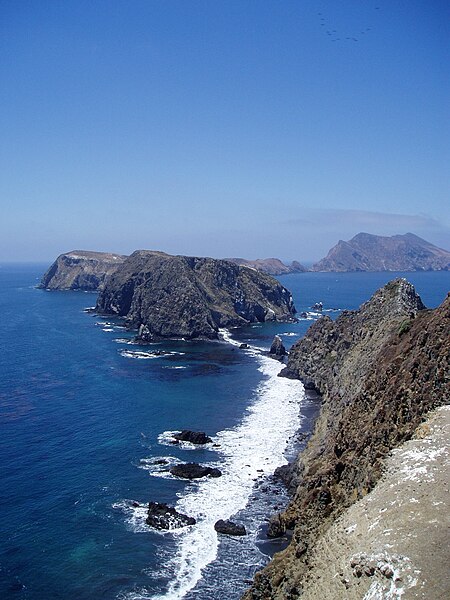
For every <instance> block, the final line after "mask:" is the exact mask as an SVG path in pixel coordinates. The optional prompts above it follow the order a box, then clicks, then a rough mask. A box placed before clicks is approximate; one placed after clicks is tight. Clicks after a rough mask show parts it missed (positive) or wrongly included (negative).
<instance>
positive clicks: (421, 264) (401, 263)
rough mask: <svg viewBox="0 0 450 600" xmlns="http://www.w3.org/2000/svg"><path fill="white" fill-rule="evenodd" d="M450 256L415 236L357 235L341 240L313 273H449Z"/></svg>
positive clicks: (449, 253)
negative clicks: (346, 240)
mask: <svg viewBox="0 0 450 600" xmlns="http://www.w3.org/2000/svg"><path fill="white" fill-rule="evenodd" d="M449 269H450V252H448V251H447V250H443V249H442V248H438V247H437V246H434V245H433V244H430V243H429V242H427V241H425V240H423V239H422V238H420V237H418V236H417V235H414V234H413V233H406V234H405V235H393V236H392V237H384V236H381V235H372V234H370V233H358V235H355V237H354V238H352V239H351V240H349V241H348V242H344V241H343V240H339V242H338V243H337V244H336V246H334V247H333V248H331V250H330V251H329V252H328V255H327V256H326V257H325V258H323V259H322V260H320V261H319V262H318V263H316V264H314V265H313V267H312V270H313V271H448V270H449Z"/></svg>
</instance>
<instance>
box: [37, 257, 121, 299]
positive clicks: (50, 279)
mask: <svg viewBox="0 0 450 600" xmlns="http://www.w3.org/2000/svg"><path fill="white" fill-rule="evenodd" d="M125 258H126V257H125V256H122V255H121V254H110V253H108V252H90V251H88V250H73V251H72V252H66V253H65V254H61V255H60V256H58V258H57V259H56V260H55V262H54V263H53V264H52V265H51V267H50V268H49V269H48V270H47V272H46V273H44V275H43V277H42V280H41V282H40V284H39V286H38V287H39V288H41V289H46V290H83V291H88V292H97V291H99V290H100V289H102V288H103V285H104V282H105V279H106V277H107V276H108V275H111V273H114V272H115V271H116V269H117V268H118V266H119V265H121V264H122V263H123V261H124V260H125Z"/></svg>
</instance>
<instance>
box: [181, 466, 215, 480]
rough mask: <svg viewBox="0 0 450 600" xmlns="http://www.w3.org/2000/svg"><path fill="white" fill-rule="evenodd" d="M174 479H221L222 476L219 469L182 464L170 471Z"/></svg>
mask: <svg viewBox="0 0 450 600" xmlns="http://www.w3.org/2000/svg"><path fill="white" fill-rule="evenodd" d="M169 471H170V473H171V474H172V475H173V476H174V477H180V478H181V479H201V478H202V477H220V476H221V475H222V473H221V471H220V470H219V469H216V468H214V467H205V466H203V465H199V464H197V463H182V464H179V465H174V466H173V467H170V469H169Z"/></svg>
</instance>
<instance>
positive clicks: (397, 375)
mask: <svg viewBox="0 0 450 600" xmlns="http://www.w3.org/2000/svg"><path fill="white" fill-rule="evenodd" d="M449 332H450V296H449V297H447V298H446V300H445V301H444V302H443V304H442V305H441V306H440V307H439V308H437V309H435V310H425V308H424V306H423V304H422V302H421V300H420V298H419V297H418V296H417V294H416V293H415V290H414V288H413V286H412V285H410V284H409V283H407V282H406V281H405V280H396V281H393V282H391V283H389V284H387V285H386V286H385V287H384V288H382V289H381V290H379V291H378V292H376V293H375V295H374V296H373V298H372V299H371V300H370V301H369V302H367V303H365V304H364V305H362V307H361V308H360V310H358V311H352V312H350V311H347V312H345V313H343V314H342V315H341V316H340V317H339V318H338V319H337V321H335V322H333V321H331V319H329V318H327V317H324V318H322V319H321V320H319V321H318V322H316V323H315V324H314V325H313V326H312V327H311V328H310V329H309V331H308V333H307V334H306V336H305V337H304V338H303V339H302V340H300V341H298V342H297V343H296V344H295V345H294V346H293V348H292V350H291V352H290V355H289V360H288V366H287V368H286V369H285V371H284V374H285V375H287V376H291V377H298V378H300V379H302V380H303V381H304V382H305V384H306V385H309V386H311V387H312V386H314V387H316V388H317V389H318V390H319V391H320V392H321V393H322V394H323V404H322V409H321V413H320V416H319V418H318V421H317V423H316V427H315V431H314V435H313V436H312V438H311V441H310V443H309V445H308V447H307V449H306V450H305V451H304V452H303V453H302V454H301V455H300V456H299V457H298V459H297V461H296V462H295V463H294V465H293V466H292V469H291V490H292V492H293V496H292V500H291V502H290V504H289V506H288V507H287V509H286V511H285V512H284V513H282V514H281V515H280V516H279V517H277V521H276V522H277V524H278V525H277V526H278V527H279V528H280V529H281V530H282V529H283V528H288V529H293V536H292V542H291V544H290V545H289V547H288V548H287V549H286V550H285V551H283V552H281V553H279V554H277V555H275V557H274V559H273V561H272V562H271V563H270V564H269V566H268V567H267V568H266V569H264V570H263V571H262V572H260V573H259V574H257V576H256V578H255V582H254V585H253V586H252V588H251V589H250V590H249V591H248V592H247V593H246V595H245V596H244V597H245V598H246V600H250V599H252V600H256V599H266V600H269V599H276V600H282V599H283V600H294V599H296V598H300V597H301V594H302V589H303V587H304V584H305V581H306V579H307V578H308V577H309V575H310V573H309V571H310V569H311V566H312V564H313V563H312V557H313V556H314V551H315V546H316V543H317V540H318V539H319V538H320V537H323V536H324V535H325V533H326V532H327V531H328V530H329V528H330V527H331V526H332V524H333V522H334V521H335V520H336V518H337V517H339V515H341V514H342V513H343V511H344V510H345V509H346V508H348V507H349V506H351V505H352V504H353V503H355V502H356V501H357V500H359V499H361V498H364V497H365V496H366V495H367V494H368V492H369V491H370V490H372V489H373V488H374V486H375V484H376V482H377V481H378V480H379V478H380V476H381V473H382V471H383V461H384V459H385V458H386V456H387V455H388V454H389V452H390V451H391V450H392V449H393V448H396V447H397V446H399V445H400V444H401V443H402V442H404V441H405V440H407V439H409V438H410V437H411V436H412V434H413V432H414V430H415V429H416V427H417V426H418V425H419V424H420V423H421V422H422V420H423V419H424V417H425V415H426V414H427V413H428V412H429V411H430V410H431V409H433V408H435V407H438V406H440V405H443V404H446V403H448V402H449V396H450V372H449V355H450V335H449ZM316 574H317V573H316Z"/></svg>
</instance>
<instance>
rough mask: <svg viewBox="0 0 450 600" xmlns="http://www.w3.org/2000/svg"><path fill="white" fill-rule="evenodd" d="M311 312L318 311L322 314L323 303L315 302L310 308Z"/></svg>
mask: <svg viewBox="0 0 450 600" xmlns="http://www.w3.org/2000/svg"><path fill="white" fill-rule="evenodd" d="M311 308H312V310H318V311H319V312H322V310H323V302H315V303H314V304H313V305H312V306H311Z"/></svg>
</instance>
